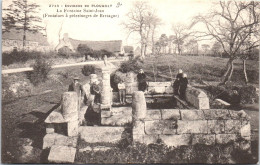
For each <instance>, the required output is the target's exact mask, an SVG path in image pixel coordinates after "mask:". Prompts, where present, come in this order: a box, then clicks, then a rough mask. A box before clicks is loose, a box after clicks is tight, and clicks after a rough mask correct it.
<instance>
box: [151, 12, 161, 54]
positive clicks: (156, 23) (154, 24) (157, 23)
mask: <svg viewBox="0 0 260 165" xmlns="http://www.w3.org/2000/svg"><path fill="white" fill-rule="evenodd" d="M151 23H152V35H151V40H152V54H155V49H156V48H155V47H156V46H155V39H154V37H155V32H156V29H157V28H158V26H160V25H161V24H162V21H161V19H160V18H158V17H156V16H154V18H153V20H152V22H151Z"/></svg>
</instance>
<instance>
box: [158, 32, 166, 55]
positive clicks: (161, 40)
mask: <svg viewBox="0 0 260 165" xmlns="http://www.w3.org/2000/svg"><path fill="white" fill-rule="evenodd" d="M159 42H160V45H161V47H162V48H163V53H166V47H167V45H168V37H167V35H166V34H162V35H161V37H160V38H159Z"/></svg>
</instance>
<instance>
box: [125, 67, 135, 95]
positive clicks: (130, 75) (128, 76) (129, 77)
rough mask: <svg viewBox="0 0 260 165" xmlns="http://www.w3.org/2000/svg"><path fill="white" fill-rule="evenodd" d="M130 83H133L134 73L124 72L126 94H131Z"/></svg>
mask: <svg viewBox="0 0 260 165" xmlns="http://www.w3.org/2000/svg"><path fill="white" fill-rule="evenodd" d="M132 83H134V73H133V72H128V73H127V74H126V80H125V84H126V94H132Z"/></svg>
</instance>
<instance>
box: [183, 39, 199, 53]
mask: <svg viewBox="0 0 260 165" xmlns="http://www.w3.org/2000/svg"><path fill="white" fill-rule="evenodd" d="M185 47H186V49H187V53H189V54H193V55H194V54H197V55H198V51H199V45H198V41H197V40H196V39H194V38H192V39H190V40H189V41H188V42H187V43H186V44H185Z"/></svg>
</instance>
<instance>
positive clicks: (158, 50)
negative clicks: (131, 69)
mask: <svg viewBox="0 0 260 165" xmlns="http://www.w3.org/2000/svg"><path fill="white" fill-rule="evenodd" d="M161 49H162V45H161V43H160V42H159V41H157V42H156V43H155V52H156V54H160V52H161Z"/></svg>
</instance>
